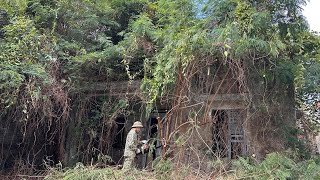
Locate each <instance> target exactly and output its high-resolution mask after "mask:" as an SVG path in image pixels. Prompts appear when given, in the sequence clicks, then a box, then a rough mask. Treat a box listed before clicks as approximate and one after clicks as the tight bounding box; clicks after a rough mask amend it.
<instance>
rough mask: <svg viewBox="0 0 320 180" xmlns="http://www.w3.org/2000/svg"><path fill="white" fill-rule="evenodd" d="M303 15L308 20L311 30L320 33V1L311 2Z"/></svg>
mask: <svg viewBox="0 0 320 180" xmlns="http://www.w3.org/2000/svg"><path fill="white" fill-rule="evenodd" d="M307 3H308V4H307V6H306V7H305V8H304V12H303V15H304V16H305V17H306V18H307V20H308V23H309V26H310V29H311V30H314V31H318V32H320V0H309V2H307Z"/></svg>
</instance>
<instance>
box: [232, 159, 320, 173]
mask: <svg viewBox="0 0 320 180" xmlns="http://www.w3.org/2000/svg"><path fill="white" fill-rule="evenodd" d="M233 165H234V167H233V168H234V169H235V176H236V177H237V178H239V179H288V178H289V179H318V178H319V177H320V173H319V172H320V171H319V169H320V164H319V163H318V164H317V163H316V162H315V161H314V160H308V161H303V162H299V163H296V162H295V161H294V160H293V159H291V158H289V157H288V156H286V155H285V154H279V153H271V154H268V155H267V157H266V158H265V159H264V160H263V161H262V162H260V163H257V162H256V161H255V159H252V158H242V157H240V158H239V160H237V161H235V162H234V164H233Z"/></svg>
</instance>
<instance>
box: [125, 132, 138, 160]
mask: <svg viewBox="0 0 320 180" xmlns="http://www.w3.org/2000/svg"><path fill="white" fill-rule="evenodd" d="M137 149H138V134H137V133H136V131H135V130H134V129H131V130H130V131H129V133H128V136H127V140H126V146H125V149H124V154H123V156H125V157H135V156H136V151H137Z"/></svg>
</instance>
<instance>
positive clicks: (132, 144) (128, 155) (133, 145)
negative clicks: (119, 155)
mask: <svg viewBox="0 0 320 180" xmlns="http://www.w3.org/2000/svg"><path fill="white" fill-rule="evenodd" d="M141 128H143V125H142V123H141V122H140V121H136V122H134V123H133V125H132V128H131V130H130V131H129V133H128V136H127V139H126V146H125V149H124V154H123V156H124V162H123V167H122V169H123V170H124V171H128V170H130V169H132V168H133V167H134V166H135V165H134V159H135V157H136V154H137V153H139V150H140V149H139V148H138V145H139V141H138V134H139V132H140V131H141ZM140 151H141V150H140Z"/></svg>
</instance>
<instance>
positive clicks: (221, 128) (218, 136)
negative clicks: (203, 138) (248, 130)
mask: <svg viewBox="0 0 320 180" xmlns="http://www.w3.org/2000/svg"><path fill="white" fill-rule="evenodd" d="M244 112H245V111H242V110H240V109H232V110H214V111H212V119H213V128H212V135H213V137H212V138H213V144H212V151H213V153H214V157H217V158H224V157H228V159H235V158H237V157H238V156H241V155H245V154H246V151H247V150H246V143H245V142H246V141H245V136H244V131H243V122H244V114H245V113H244Z"/></svg>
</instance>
